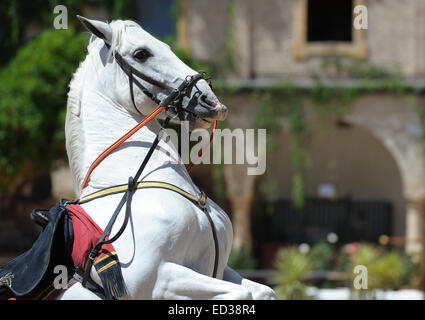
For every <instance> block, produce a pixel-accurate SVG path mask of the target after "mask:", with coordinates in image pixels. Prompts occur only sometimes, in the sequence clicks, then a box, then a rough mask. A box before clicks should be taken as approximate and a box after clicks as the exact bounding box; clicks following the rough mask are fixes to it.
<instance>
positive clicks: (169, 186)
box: [78, 181, 206, 205]
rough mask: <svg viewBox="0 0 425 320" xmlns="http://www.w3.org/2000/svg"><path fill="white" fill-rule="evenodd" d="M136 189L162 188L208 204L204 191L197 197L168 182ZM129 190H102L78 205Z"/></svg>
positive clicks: (120, 187)
mask: <svg viewBox="0 0 425 320" xmlns="http://www.w3.org/2000/svg"><path fill="white" fill-rule="evenodd" d="M134 188H135V189H147V188H160V189H167V190H171V191H174V192H177V193H179V194H180V195H182V196H183V197H185V198H187V199H188V200H190V201H192V202H193V203H194V204H196V205H198V204H200V205H205V203H206V195H205V193H204V192H203V191H201V197H199V198H198V197H196V196H194V195H192V194H190V193H189V192H186V191H184V190H183V189H181V188H179V187H177V186H175V185H173V184H171V183H167V182H161V181H142V182H139V183H137V184H136V185H135V187H134ZM127 189H128V184H122V185H118V186H114V187H110V188H106V189H102V190H100V191H97V192H94V193H91V194H89V195H87V196H85V197H82V198H81V199H80V200H78V204H83V203H87V202H89V201H92V200H95V199H99V198H103V197H106V196H109V195H113V194H117V193H122V192H126V191H127Z"/></svg>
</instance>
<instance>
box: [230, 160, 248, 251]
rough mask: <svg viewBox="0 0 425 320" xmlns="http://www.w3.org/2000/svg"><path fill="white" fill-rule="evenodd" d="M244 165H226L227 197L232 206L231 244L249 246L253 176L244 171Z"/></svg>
mask: <svg viewBox="0 0 425 320" xmlns="http://www.w3.org/2000/svg"><path fill="white" fill-rule="evenodd" d="M246 169H247V168H246V166H242V165H226V166H225V168H224V177H225V180H226V190H227V197H228V199H229V200H230V203H231V207H232V224H233V246H234V247H235V248H241V247H246V248H251V243H252V241H251V204H252V200H253V198H254V183H255V176H249V175H247V173H246Z"/></svg>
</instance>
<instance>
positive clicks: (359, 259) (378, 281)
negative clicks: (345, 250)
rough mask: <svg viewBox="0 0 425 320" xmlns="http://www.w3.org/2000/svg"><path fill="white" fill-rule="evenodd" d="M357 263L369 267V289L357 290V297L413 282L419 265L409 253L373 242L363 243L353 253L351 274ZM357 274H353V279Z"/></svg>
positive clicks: (393, 288)
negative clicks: (389, 248)
mask: <svg viewBox="0 0 425 320" xmlns="http://www.w3.org/2000/svg"><path fill="white" fill-rule="evenodd" d="M356 265H363V266H365V267H366V268H367V284H368V288H367V291H363V290H356V289H355V288H353V294H354V296H356V297H359V296H360V297H361V296H365V295H368V294H369V295H371V296H372V297H373V296H374V293H375V292H376V290H377V289H381V290H398V289H400V287H401V286H403V285H410V284H412V280H414V276H415V273H416V272H418V270H419V269H418V265H416V264H414V263H413V261H412V259H411V257H410V256H409V255H408V254H407V253H402V252H400V251H397V250H391V251H390V250H386V249H385V248H383V247H378V246H376V245H373V244H366V243H363V244H361V245H360V246H359V247H358V250H357V252H356V253H354V254H353V255H351V258H350V264H349V265H348V270H347V271H348V272H350V273H351V274H353V273H352V271H353V269H354V267H355V266H356ZM355 276H356V274H353V279H354V277H355Z"/></svg>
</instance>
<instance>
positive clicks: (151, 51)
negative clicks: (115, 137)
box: [77, 16, 227, 130]
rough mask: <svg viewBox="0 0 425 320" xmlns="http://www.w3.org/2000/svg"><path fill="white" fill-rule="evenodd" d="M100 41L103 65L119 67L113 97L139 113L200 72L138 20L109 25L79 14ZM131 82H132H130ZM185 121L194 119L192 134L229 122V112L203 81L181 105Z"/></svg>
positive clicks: (132, 111) (182, 118)
mask: <svg viewBox="0 0 425 320" xmlns="http://www.w3.org/2000/svg"><path fill="white" fill-rule="evenodd" d="M77 17H78V19H79V20H80V21H81V23H82V24H83V26H84V27H85V28H86V29H87V30H88V31H89V32H90V33H91V34H92V41H93V40H94V39H96V38H99V39H101V40H103V42H104V44H105V45H104V48H102V50H101V51H100V55H101V59H102V64H103V65H104V66H105V67H106V66H107V65H108V64H115V66H114V67H113V68H112V69H111V68H108V70H114V71H116V74H113V75H111V74H108V75H106V74H105V75H103V76H105V77H115V81H114V84H115V88H111V89H110V92H112V94H113V97H112V99H113V100H115V102H117V103H118V104H119V105H121V106H122V107H124V108H125V109H126V110H127V111H128V112H130V113H132V114H134V115H136V116H137V115H142V116H144V115H147V114H149V112H151V111H152V110H153V109H154V107H155V106H156V105H157V104H158V102H159V101H162V100H163V99H164V98H166V97H167V96H169V95H170V93H171V92H172V91H173V90H176V89H177V88H178V87H179V85H180V84H182V83H183V82H184V81H185V80H187V79H188V78H189V79H190V77H193V76H195V75H197V72H196V71H194V70H193V69H191V68H190V67H189V66H187V65H186V64H185V63H184V62H182V61H181V60H180V59H179V58H178V57H177V56H176V55H175V54H174V53H173V51H172V50H171V48H170V47H169V46H168V45H167V44H165V43H164V42H162V41H160V40H158V39H156V38H155V37H153V36H152V35H150V34H149V33H148V32H146V31H145V30H143V29H142V28H141V27H140V26H139V25H138V24H137V23H135V22H133V21H122V20H116V21H113V22H111V23H106V22H102V21H97V20H90V19H87V18H84V17H81V16H77ZM129 79H130V81H128V80H129ZM178 111H179V112H178V115H179V118H180V120H186V121H189V127H190V129H191V130H193V129H197V128H204V129H207V128H209V127H210V126H211V123H212V122H213V121H214V120H224V119H225V118H226V115H227V108H226V106H224V105H223V104H222V103H221V102H220V101H219V99H218V98H217V96H216V95H215V93H214V92H213V91H212V89H211V87H210V85H209V83H208V82H207V81H206V80H205V79H203V78H201V79H199V80H198V81H196V82H195V83H193V85H192V86H190V88H189V90H188V92H186V94H185V95H183V96H182V98H181V99H180V101H179V110H178Z"/></svg>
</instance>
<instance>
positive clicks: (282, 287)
mask: <svg viewBox="0 0 425 320" xmlns="http://www.w3.org/2000/svg"><path fill="white" fill-rule="evenodd" d="M313 266H314V263H313V261H312V258H311V255H310V254H309V253H302V252H300V251H299V250H298V248H296V247H289V248H285V249H281V250H279V252H278V254H277V259H276V269H277V270H278V273H279V274H278V275H277V276H276V277H274V278H273V279H272V281H273V282H276V283H278V285H277V286H276V287H275V291H276V294H277V296H278V298H279V299H285V300H288V299H290V300H301V299H306V298H308V295H307V293H306V289H307V285H306V282H305V281H306V279H307V276H308V273H309V272H310V271H311V270H312V269H313Z"/></svg>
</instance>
